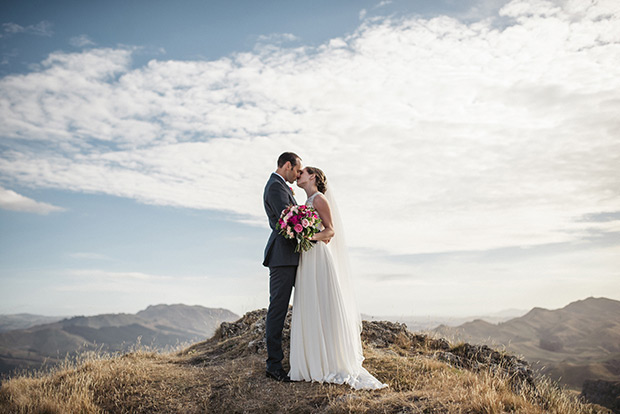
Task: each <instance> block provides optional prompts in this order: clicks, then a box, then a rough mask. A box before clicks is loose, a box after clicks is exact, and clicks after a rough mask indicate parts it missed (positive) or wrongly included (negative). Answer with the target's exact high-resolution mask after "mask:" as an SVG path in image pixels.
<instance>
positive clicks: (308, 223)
mask: <svg viewBox="0 0 620 414" xmlns="http://www.w3.org/2000/svg"><path fill="white" fill-rule="evenodd" d="M301 225H302V226H304V228H306V227H308V226H309V225H310V222H309V221H308V219H303V220H302V221H301Z"/></svg>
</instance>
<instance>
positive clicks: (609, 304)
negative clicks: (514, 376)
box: [434, 298, 620, 390]
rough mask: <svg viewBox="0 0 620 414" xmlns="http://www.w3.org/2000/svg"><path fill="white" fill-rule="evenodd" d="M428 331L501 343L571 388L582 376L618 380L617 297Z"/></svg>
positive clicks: (619, 336)
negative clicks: (507, 319) (513, 317)
mask: <svg viewBox="0 0 620 414" xmlns="http://www.w3.org/2000/svg"><path fill="white" fill-rule="evenodd" d="M434 331H435V332H437V333H438V334H439V335H441V336H445V337H448V338H453V339H459V340H463V341H467V342H474V343H482V344H488V345H493V346H497V345H503V346H505V347H506V348H507V349H508V350H509V351H511V352H515V353H517V354H521V355H523V356H524V357H525V358H526V359H527V360H528V361H530V362H532V363H533V365H534V366H535V367H537V368H539V369H540V370H541V371H542V372H543V373H544V374H546V375H548V376H549V377H551V378H553V379H555V380H558V381H560V382H561V383H563V384H565V385H567V386H569V387H570V388H572V389H575V390H580V389H581V387H582V385H583V382H584V381H585V380H597V379H601V380H608V381H618V380H620V302H619V301H616V300H612V299H606V298H587V299H585V300H581V301H577V302H573V303H571V304H569V305H567V306H565V307H564V308H562V309H557V310H548V309H543V308H534V309H532V310H531V311H530V312H528V313H527V314H526V315H524V316H522V317H520V318H515V319H511V320H509V321H507V322H504V323H500V324H497V325H496V324H492V323H489V322H486V321H482V320H476V321H473V322H469V323H465V324H463V325H460V326H458V327H456V328H454V327H448V326H440V327H438V328H437V329H435V330H434Z"/></svg>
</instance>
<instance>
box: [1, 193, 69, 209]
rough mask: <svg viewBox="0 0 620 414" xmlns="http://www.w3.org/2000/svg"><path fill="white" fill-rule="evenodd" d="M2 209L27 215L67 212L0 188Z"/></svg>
mask: <svg viewBox="0 0 620 414" xmlns="http://www.w3.org/2000/svg"><path fill="white" fill-rule="evenodd" d="M0 208H1V209H4V210H12V211H21V212H25V213H35V214H49V213H52V212H56V211H65V209H64V208H62V207H57V206H54V205H52V204H48V203H42V202H38V201H35V200H33V199H31V198H28V197H25V196H23V195H21V194H17V193H16V192H15V191H12V190H7V189H6V188H2V187H0Z"/></svg>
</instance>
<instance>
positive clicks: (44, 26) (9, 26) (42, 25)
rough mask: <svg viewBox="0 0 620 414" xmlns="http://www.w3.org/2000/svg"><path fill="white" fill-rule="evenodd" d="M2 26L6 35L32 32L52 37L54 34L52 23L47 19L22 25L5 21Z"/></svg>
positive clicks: (32, 33)
mask: <svg viewBox="0 0 620 414" xmlns="http://www.w3.org/2000/svg"><path fill="white" fill-rule="evenodd" d="M2 28H3V30H4V33H5V34H6V35H14V34H31V35H36V36H45V37H51V36H53V35H54V31H53V30H52V23H50V22H48V21H45V20H43V21H41V22H39V23H37V24H31V25H28V26H21V25H19V24H17V23H13V22H9V23H3V24H2Z"/></svg>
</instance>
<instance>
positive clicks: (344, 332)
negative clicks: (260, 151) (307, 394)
mask: <svg viewBox="0 0 620 414" xmlns="http://www.w3.org/2000/svg"><path fill="white" fill-rule="evenodd" d="M329 191H330V190H328V191H327V192H328V193H329ZM317 194H319V193H315V194H313V195H312V196H310V197H308V200H307V201H306V205H308V206H312V201H313V199H314V198H315V197H316V195H317ZM328 200H329V199H328ZM332 216H334V212H333V207H332ZM334 224H337V223H336V222H335V223H334ZM338 230H339V229H338V228H337V227H335V231H336V236H335V237H334V238H333V239H332V241H331V242H330V244H327V245H326V244H325V243H323V242H318V243H315V244H314V247H312V248H311V249H310V250H308V251H307V252H302V254H301V257H300V259H299V266H298V268H297V277H296V279H295V296H294V299H293V315H292V321H291V351H290V357H289V360H290V365H291V370H290V372H289V376H290V378H291V380H293V381H317V382H321V383H322V382H328V383H336V384H348V385H350V386H351V387H352V388H354V389H379V388H384V387H387V384H383V383H381V382H380V381H379V380H377V379H376V378H375V377H373V376H372V375H371V374H370V373H369V372H368V371H367V370H366V369H364V368H363V367H362V361H363V360H364V355H363V352H362V342H361V338H360V334H361V319H360V316H359V312H358V311H357V307H356V306H355V304H354V302H352V298H353V296H354V295H353V291H352V289H351V287H350V286H348V285H347V283H348V280H346V278H348V274H346V275H345V274H343V275H340V274H339V273H338V272H339V270H340V269H344V270H342V273H345V272H346V271H347V270H346V269H345V268H343V267H342V266H340V264H339V263H338V260H336V261H335V260H334V258H335V257H334V256H336V259H343V258H342V257H339V255H340V253H337V254H335V255H332V251H331V249H330V246H331V245H332V243H333V242H334V240H335V239H336V237H338V236H339V234H338ZM340 230H341V229H340ZM339 276H342V278H341V279H339ZM345 277H346V278H345ZM342 279H345V280H342ZM353 300H354V299H353Z"/></svg>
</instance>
